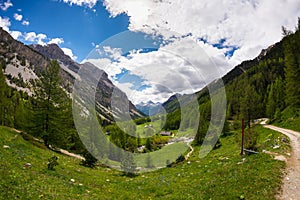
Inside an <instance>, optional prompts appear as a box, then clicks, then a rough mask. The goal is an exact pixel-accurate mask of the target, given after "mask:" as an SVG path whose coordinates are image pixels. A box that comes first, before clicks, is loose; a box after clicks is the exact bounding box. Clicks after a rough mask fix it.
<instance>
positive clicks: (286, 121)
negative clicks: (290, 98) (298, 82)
mask: <svg viewBox="0 0 300 200" xmlns="http://www.w3.org/2000/svg"><path fill="white" fill-rule="evenodd" d="M280 118H281V120H276V121H275V122H274V125H277V126H280V127H282V128H287V129H291V130H295V131H299V132H300V109H296V108H290V107H288V108H286V109H285V110H284V111H283V112H282V113H281V116H280Z"/></svg>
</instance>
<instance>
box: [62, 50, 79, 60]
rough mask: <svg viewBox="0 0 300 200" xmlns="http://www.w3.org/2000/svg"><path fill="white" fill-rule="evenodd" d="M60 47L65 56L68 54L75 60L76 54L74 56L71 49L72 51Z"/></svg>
mask: <svg viewBox="0 0 300 200" xmlns="http://www.w3.org/2000/svg"><path fill="white" fill-rule="evenodd" d="M61 49H62V50H63V52H64V53H65V54H66V55H67V56H70V58H72V59H73V60H75V61H76V59H77V56H75V55H74V54H73V51H72V50H71V49H69V48H61Z"/></svg>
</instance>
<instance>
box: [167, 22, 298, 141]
mask: <svg viewBox="0 0 300 200" xmlns="http://www.w3.org/2000/svg"><path fill="white" fill-rule="evenodd" d="M299 52H300V19H299V22H298V26H297V27H296V30H295V32H292V31H287V30H286V29H285V28H284V27H283V39H282V41H280V42H279V43H277V44H275V45H272V46H271V47H269V48H268V49H266V50H264V51H262V53H261V54H260V55H259V56H258V57H257V58H255V59H254V60H250V61H245V62H243V63H242V64H240V65H238V66H237V67H235V68H234V69H233V70H232V71H230V72H229V73H228V74H227V75H225V76H224V77H223V78H222V80H223V82H224V84H225V89H226V96H227V120H241V119H242V118H244V119H245V121H246V125H247V126H250V123H251V121H252V120H254V119H257V118H262V117H268V118H270V119H271V120H272V121H275V122H278V123H284V121H286V120H289V121H290V123H292V122H291V121H293V120H294V121H295V120H297V117H298V115H299V108H300V103H299V102H300V87H299V85H300V53H299ZM213 84H214V83H212V84H211V85H212V87H213ZM197 95H198V101H199V105H200V113H201V115H200V127H199V130H198V134H197V136H196V141H195V142H196V143H202V141H203V137H204V136H205V135H206V132H207V128H208V125H209V121H210V118H211V102H210V98H209V92H208V89H207V87H206V88H204V89H203V90H201V91H199V92H198V93H197ZM175 101H176V102H177V100H175ZM176 102H175V103H173V101H170V102H168V105H175V104H176ZM168 105H166V107H168ZM169 107H170V106H169ZM173 109H174V108H173ZM179 110H180V109H179ZM179 110H177V111H175V112H172V113H169V114H168V117H167V123H166V126H165V127H164V128H165V129H173V128H174V127H175V128H178V127H179V124H180V123H181V121H180V111H179ZM227 123H228V122H226V123H225V127H227Z"/></svg>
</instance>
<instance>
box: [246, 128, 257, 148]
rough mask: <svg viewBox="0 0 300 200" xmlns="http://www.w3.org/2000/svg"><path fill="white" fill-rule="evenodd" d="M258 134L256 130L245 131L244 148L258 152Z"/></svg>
mask: <svg viewBox="0 0 300 200" xmlns="http://www.w3.org/2000/svg"><path fill="white" fill-rule="evenodd" d="M258 135H259V134H258V132H257V131H256V130H254V128H250V129H247V130H246V131H245V145H244V148H245V149H248V150H253V151H257V149H258V147H257V139H258Z"/></svg>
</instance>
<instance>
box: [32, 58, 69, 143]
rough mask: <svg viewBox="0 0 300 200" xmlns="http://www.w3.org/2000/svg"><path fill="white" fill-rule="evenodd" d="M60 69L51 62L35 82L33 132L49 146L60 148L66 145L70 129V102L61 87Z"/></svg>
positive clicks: (55, 62)
mask: <svg viewBox="0 0 300 200" xmlns="http://www.w3.org/2000/svg"><path fill="white" fill-rule="evenodd" d="M59 71H60V67H59V64H58V62H57V61H51V62H50V64H49V65H48V66H47V68H46V70H45V71H44V73H43V74H42V77H41V78H40V80H38V81H36V82H35V91H34V97H35V105H34V121H35V122H34V123H35V127H34V129H33V130H34V132H35V134H36V135H38V136H40V137H42V138H43V140H44V143H45V145H46V146H49V144H52V145H56V146H60V147H62V146H63V145H64V144H66V142H67V141H66V140H67V137H66V133H67V130H68V129H69V128H70V120H71V119H72V115H71V102H70V100H69V98H68V96H67V94H66V92H65V91H64V90H63V89H62V87H61V79H60V76H59Z"/></svg>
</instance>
